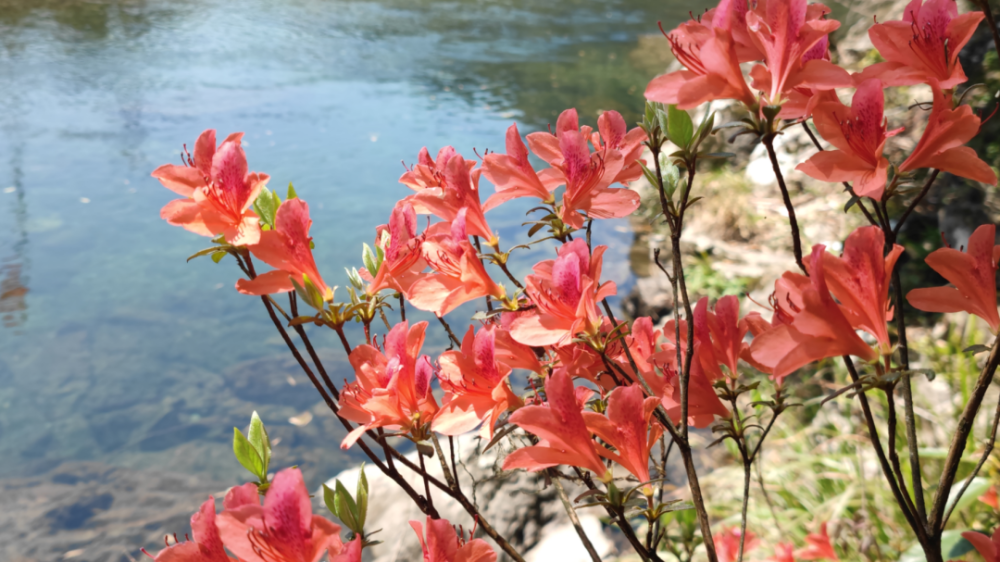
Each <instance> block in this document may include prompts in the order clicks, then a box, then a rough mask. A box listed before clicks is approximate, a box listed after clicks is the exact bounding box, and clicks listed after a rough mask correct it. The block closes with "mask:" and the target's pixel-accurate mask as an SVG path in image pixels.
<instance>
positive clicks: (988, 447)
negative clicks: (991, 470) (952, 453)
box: [941, 400, 1000, 528]
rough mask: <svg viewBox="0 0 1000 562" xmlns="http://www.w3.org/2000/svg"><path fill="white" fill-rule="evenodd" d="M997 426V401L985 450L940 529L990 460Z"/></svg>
mask: <svg viewBox="0 0 1000 562" xmlns="http://www.w3.org/2000/svg"><path fill="white" fill-rule="evenodd" d="M998 425H1000V400H997V409H996V412H995V413H994V414H993V429H992V430H991V431H990V438H989V440H988V441H987V442H986V449H985V450H984V451H983V456H982V457H980V458H979V462H978V463H976V468H975V469H974V470H973V471H972V473H971V474H969V477H968V478H966V479H965V483H964V484H962V489H961V490H959V491H958V494H957V495H956V496H955V501H953V502H952V503H951V507H949V508H948V512H947V513H945V514H944V520H943V521H942V522H941V527H942V528H943V527H944V526H945V525H947V524H948V519H950V518H951V512H952V511H953V510H954V509H955V506H956V505H958V502H959V500H961V499H962V496H964V495H965V491H966V490H968V489H969V485H970V484H972V479H973V478H975V477H976V475H978V474H979V471H980V470H982V468H983V465H984V464H986V460H987V459H988V458H990V454H992V453H993V447H994V446H995V445H996V442H997V426H998Z"/></svg>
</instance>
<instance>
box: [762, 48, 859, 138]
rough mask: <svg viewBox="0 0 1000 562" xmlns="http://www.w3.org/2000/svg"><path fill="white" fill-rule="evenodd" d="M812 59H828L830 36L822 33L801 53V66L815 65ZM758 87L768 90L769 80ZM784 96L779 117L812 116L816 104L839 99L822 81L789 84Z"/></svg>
mask: <svg viewBox="0 0 1000 562" xmlns="http://www.w3.org/2000/svg"><path fill="white" fill-rule="evenodd" d="M814 60H823V61H826V62H829V61H830V38H829V37H828V36H825V35H824V36H823V38H822V39H820V40H819V41H818V42H817V43H816V44H815V45H813V47H812V48H811V49H809V50H808V51H806V54H804V55H802V64H803V66H808V65H815V64H816V63H813V62H811V61H814ZM755 70H756V67H755ZM757 72H758V73H759V72H760V71H757ZM845 74H846V71H845ZM762 80H763V78H762ZM755 85H756V82H755ZM760 87H761V89H764V90H769V89H770V87H771V86H770V83H769V82H763V81H762V82H761V83H760ZM784 96H785V99H784V101H783V102H782V104H781V111H780V112H778V117H780V118H781V119H808V118H809V117H812V114H813V110H814V109H816V106H817V105H819V104H821V103H824V102H831V101H840V98H838V97H837V93H836V92H834V91H833V90H831V89H828V88H826V85H825V84H823V83H819V84H811V83H799V84H797V85H793V86H789V87H788V88H787V89H786V91H785V93H784Z"/></svg>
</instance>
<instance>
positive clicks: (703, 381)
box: [660, 343, 729, 428]
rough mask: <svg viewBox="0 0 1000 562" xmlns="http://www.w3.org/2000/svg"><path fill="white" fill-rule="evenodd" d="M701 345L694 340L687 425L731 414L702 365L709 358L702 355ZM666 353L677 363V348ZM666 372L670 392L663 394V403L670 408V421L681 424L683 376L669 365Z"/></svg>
mask: <svg viewBox="0 0 1000 562" xmlns="http://www.w3.org/2000/svg"><path fill="white" fill-rule="evenodd" d="M702 345H703V344H701V343H695V346H694V358H693V359H692V361H691V372H690V376H689V377H688V419H687V424H688V425H691V426H694V427H698V428H703V427H708V426H710V425H712V422H714V421H715V418H716V416H718V417H720V418H728V417H729V410H728V409H727V408H726V406H725V404H723V403H722V401H721V400H719V395H717V394H716V393H715V388H714V387H713V386H712V379H711V378H709V376H708V375H707V374H706V373H705V369H704V367H703V365H704V364H705V363H707V362H708V361H707V360H705V359H703V358H702V353H704V351H703V349H704V348H703V347H702ZM664 355H665V356H671V355H672V356H673V357H674V361H675V362H676V351H675V352H671V353H665V354H664ZM666 372H667V373H666V374H667V376H666V379H667V380H666V384H665V385H664V389H665V390H667V391H669V394H667V393H664V395H663V396H661V397H660V403H661V404H663V407H664V409H666V410H667V416H669V417H670V419H671V421H673V422H674V423H675V424H679V423H681V414H682V412H683V408H682V407H681V383H680V375H679V374H678V372H677V370H675V369H673V368H671V367H667V368H666Z"/></svg>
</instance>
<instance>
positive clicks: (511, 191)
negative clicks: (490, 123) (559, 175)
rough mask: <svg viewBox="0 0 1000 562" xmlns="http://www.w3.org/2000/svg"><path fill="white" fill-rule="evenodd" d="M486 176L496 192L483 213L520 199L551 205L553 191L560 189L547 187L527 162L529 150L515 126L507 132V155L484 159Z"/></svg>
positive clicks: (553, 185)
mask: <svg viewBox="0 0 1000 562" xmlns="http://www.w3.org/2000/svg"><path fill="white" fill-rule="evenodd" d="M543 173H544V172H543ZM483 174H485V175H486V179H488V180H490V182H491V183H492V184H493V186H494V187H495V188H496V191H497V192H496V193H494V194H493V195H490V197H489V199H487V200H486V203H484V204H483V210H484V211H489V210H490V209H493V208H494V207H497V206H499V205H500V204H501V203H504V202H506V201H510V200H511V199H516V198H519V197H537V198H539V199H541V200H542V201H549V200H550V199H552V191H553V190H555V188H556V187H557V185H558V184H555V183H551V182H550V184H549V185H546V184H545V183H543V182H542V179H541V178H540V177H539V176H538V173H536V172H535V168H534V167H532V165H531V162H529V161H528V149H527V148H526V147H525V146H524V141H522V140H521V134H520V133H519V132H518V131H517V125H516V124H515V125H511V126H510V127H509V128H508V129H507V154H499V153H496V152H493V153H490V154H487V155H486V156H484V157H483Z"/></svg>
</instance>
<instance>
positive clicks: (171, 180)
mask: <svg viewBox="0 0 1000 562" xmlns="http://www.w3.org/2000/svg"><path fill="white" fill-rule="evenodd" d="M242 138H243V133H233V134H231V135H229V136H228V137H226V140H224V141H222V144H221V145H219V148H218V150H216V147H215V130H214V129H208V130H206V131H205V132H203V133H202V134H201V136H199V137H198V140H197V141H196V142H195V145H194V157H191V156H190V155H188V156H187V162H186V165H185V166H176V165H173V164H164V165H163V166H160V167H159V168H157V169H156V170H154V171H153V174H152V176H153V177H154V178H156V179H158V180H160V183H162V184H163V186H164V187H166V188H167V189H169V190H171V191H173V192H175V193H178V194H180V195H183V196H184V197H185V199H175V200H173V201H171V202H170V203H167V205H166V206H165V207H163V209H162V210H161V211H160V216H161V217H162V218H163V219H164V220H166V221H167V222H168V223H170V224H172V225H175V226H181V227H184V228H185V229H186V230H189V231H191V232H194V233H195V234H200V235H202V236H218V235H220V234H223V235H225V237H226V242H229V243H230V244H233V245H236V246H242V245H247V244H256V243H257V240H258V238H259V237H260V223H259V220H258V219H257V215H255V214H254V213H253V211H252V210H250V206H251V205H253V202H254V201H255V200H256V199H257V195H258V194H259V193H260V190H261V188H263V187H264V184H266V183H267V180H268V179H270V176H268V175H267V174H259V173H257V172H247V157H246V154H245V153H244V152H243V147H241V146H240V140H241V139H242Z"/></svg>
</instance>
